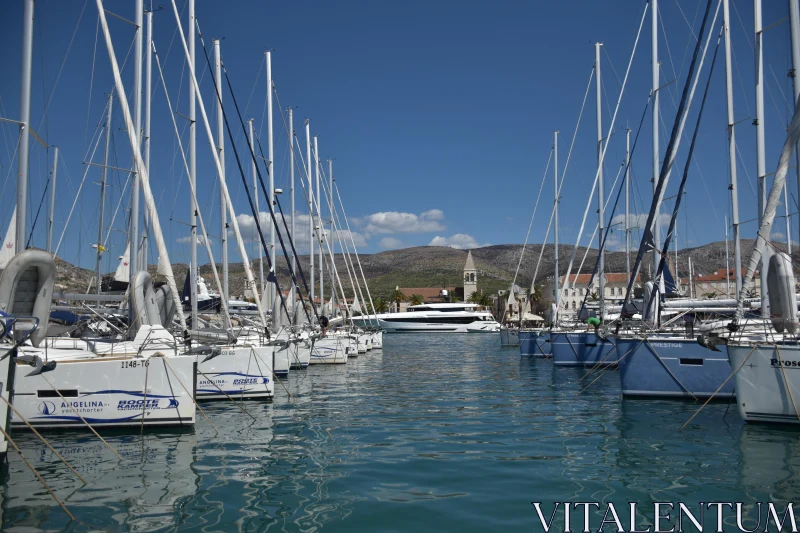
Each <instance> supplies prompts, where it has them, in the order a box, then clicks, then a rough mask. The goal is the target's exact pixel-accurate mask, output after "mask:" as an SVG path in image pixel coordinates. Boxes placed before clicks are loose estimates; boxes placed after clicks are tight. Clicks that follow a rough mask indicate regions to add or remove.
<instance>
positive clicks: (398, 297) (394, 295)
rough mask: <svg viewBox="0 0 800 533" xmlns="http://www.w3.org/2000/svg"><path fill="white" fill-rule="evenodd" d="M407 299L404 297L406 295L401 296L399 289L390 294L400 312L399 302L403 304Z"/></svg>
mask: <svg viewBox="0 0 800 533" xmlns="http://www.w3.org/2000/svg"><path fill="white" fill-rule="evenodd" d="M407 299H408V298H407V297H406V295H405V294H403V291H401V290H400V289H395V290H394V292H393V293H392V300H393V301H394V302H395V303H396V304H397V310H398V311H399V310H400V302H405V301H406V300H407Z"/></svg>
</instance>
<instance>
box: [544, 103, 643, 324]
mask: <svg viewBox="0 0 800 533" xmlns="http://www.w3.org/2000/svg"><path fill="white" fill-rule="evenodd" d="M648 102H649V100H648ZM647 107H648V106H647V105H645V108H644V113H642V119H641V121H640V122H639V129H638V130H637V132H636V139H635V140H634V143H633V148H634V149H635V148H636V141H638V140H639V133H640V132H641V130H642V125H643V124H644V118H645V116H646V113H647ZM630 155H631V157H629V158H628V162H627V163H625V162H623V163H622V164H621V165H620V167H619V169H618V170H617V176H616V177H615V178H614V183H613V184H612V185H611V189H609V193H608V198H607V199H603V211H605V209H606V208H607V207H608V204H609V203H610V202H611V197H612V196H613V194H614V188H615V187H616V186H617V182H618V181H619V177H620V176H621V175H622V171H623V170H626V169H627V167H628V166H630V161H631V160H632V159H633V157H632V156H633V149H632V150H631V154H630ZM623 190H625V181H624V180H623V182H622V183H621V184H620V187H619V191H617V198H616V200H615V201H614V207H613V209H612V210H611V215H610V218H609V221H613V220H614V213H615V212H616V210H617V205H618V204H619V199H620V197H621V196H622V191H623ZM611 227H612V224H611V223H610V222H609V224H608V225H607V226H606V227H605V228H603V229H604V231H605V233H604V234H602V235H600V239H599V240H598V246H597V259H596V260H595V266H594V271H593V272H592V276H591V277H590V278H589V285H588V286H589V287H591V286H592V281H593V280H594V276H595V275H596V274H597V270H598V269H599V265H600V257H601V254H602V252H603V248H604V247H605V244H606V238H607V237H608V234H609V232H610V231H611ZM599 228H600V224H599V223H598V224H596V225H595V227H594V231H593V232H592V237H591V239H589V242H588V243H587V244H586V249H585V251H584V253H583V258H582V259H581V263H580V265H579V266H578V270H577V271H576V272H575V277H574V278H573V280H572V287H573V289H574V287H575V283H576V282H577V280H578V276H579V275H580V273H581V270H583V263H584V262H585V261H586V257H587V256H588V255H589V248H590V247H591V244H592V241H594V237H595V235H596V234H597V230H598V229H599ZM565 281H566V283H565V284H564V285H563V286H562V287H561V291H562V292H561V297H560V298H559V302H564V304H565V305H566V297H567V296H568V292H567V291H568V290H569V277H566V278H565ZM586 297H588V294H587V295H586V296H584V300H583V303H582V304H581V309H583V306H585V305H586ZM565 310H566V307H565Z"/></svg>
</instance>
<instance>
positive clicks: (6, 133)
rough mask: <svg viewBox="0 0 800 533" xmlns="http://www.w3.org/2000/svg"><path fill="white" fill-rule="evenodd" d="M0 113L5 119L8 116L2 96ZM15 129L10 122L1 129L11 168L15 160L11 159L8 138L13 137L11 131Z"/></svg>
mask: <svg viewBox="0 0 800 533" xmlns="http://www.w3.org/2000/svg"><path fill="white" fill-rule="evenodd" d="M0 113H2V116H4V117H7V116H8V113H6V106H5V104H4V103H3V97H2V96H0ZM13 127H14V125H13V124H12V123H10V122H3V124H2V127H0V131H2V132H3V145H4V146H5V148H6V156H8V159H9V163H8V164H9V166H10V165H11V164H12V161H13V160H12V159H11V151H10V150H9V149H8V143H9V141H8V138H9V137H10V136H11V135H12V134H11V133H10V131H11V129H12V128H13ZM18 131H19V129H18V128H17V132H18Z"/></svg>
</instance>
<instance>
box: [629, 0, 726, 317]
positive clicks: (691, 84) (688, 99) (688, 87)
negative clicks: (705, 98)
mask: <svg viewBox="0 0 800 533" xmlns="http://www.w3.org/2000/svg"><path fill="white" fill-rule="evenodd" d="M713 3H714V0H708V2H707V4H706V9H705V13H704V15H703V22H702V24H701V26H700V35H704V36H705V35H706V24H707V23H708V15H709V14H710V12H711V6H712V5H713ZM721 3H722V2H721V0H720V1H718V2H717V8H716V10H715V11H714V19H713V20H712V21H711V25H710V26H709V29H708V35H707V36H706V42H705V45H703V43H702V42H701V41H697V43H696V44H695V47H694V52H693V53H692V62H691V63H690V64H689V73H688V75H687V77H686V83H685V84H684V86H683V91H682V94H681V101H680V104H679V106H678V113H677V115H676V117H675V121H674V122H673V125H672V134H671V135H670V138H669V143H668V145H667V151H666V154H667V157H666V158H665V159H664V162H663V164H662V166H661V169H660V171H659V176H658V182H657V183H656V187H655V191H654V194H653V201H652V203H651V204H650V212H649V213H648V214H647V223H646V224H645V228H644V236H643V237H642V240H641V242H640V243H639V250H638V251H637V252H636V261H635V262H634V267H633V269H632V270H631V272H632V275H631V278H630V279H629V280H628V286H627V289H626V291H625V298H624V300H623V304H622V305H623V308H624V307H625V305H626V304H627V303H628V302H629V301H630V299H631V295H632V292H633V280H634V279H636V276H637V274H638V273H639V269H640V268H641V266H642V260H643V259H644V255H645V253H646V252H647V250H648V248H651V247H653V246H656V244H654V243H653V228H655V224H656V222H657V220H656V218H655V212H656V207H658V206H659V204H660V203H661V202H662V200H663V198H664V192H665V189H666V186H667V182H668V180H669V175H670V173H671V172H672V166H673V165H674V163H675V158H676V156H677V152H678V148H679V146H680V140H681V137H682V135H683V130H684V127H685V125H686V120H687V117H688V113H689V109H690V108H691V104H692V100H693V99H694V93H695V90H696V88H697V84H698V82H699V81H700V73H701V72H702V69H703V63H704V62H705V58H706V54H707V52H708V47H709V45H710V44H711V37H712V35H713V28H714V26H715V25H716V23H717V17H718V16H719V8H720V5H721ZM701 49H702V51H703V53H702V55H701V56H700V58H699V59H700V61H699V65H698V61H697V60H698V56H699V55H700V50H701ZM695 71H696V72H697V75H695Z"/></svg>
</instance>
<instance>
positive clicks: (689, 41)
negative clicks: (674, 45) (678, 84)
mask: <svg viewBox="0 0 800 533" xmlns="http://www.w3.org/2000/svg"><path fill="white" fill-rule="evenodd" d="M675 1H676V2H677V0H675ZM701 5H702V2H697V9H696V10H695V12H694V20H693V21H692V24H691V26H690V28H689V29H690V30H691V29H692V28H693V27H694V25H695V24H696V23H697V15H698V13H699V12H700V6H701ZM679 7H680V6H679ZM692 34H694V31H692ZM696 41H697V38H695V42H696ZM691 42H692V41H691V39H686V47H685V48H684V49H683V59H682V60H681V68H680V70H678V76H680V75H682V74H683V67H684V65H686V54H687V53H688V52H689V45H690V44H691ZM676 79H678V78H676Z"/></svg>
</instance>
